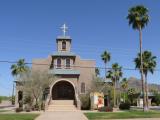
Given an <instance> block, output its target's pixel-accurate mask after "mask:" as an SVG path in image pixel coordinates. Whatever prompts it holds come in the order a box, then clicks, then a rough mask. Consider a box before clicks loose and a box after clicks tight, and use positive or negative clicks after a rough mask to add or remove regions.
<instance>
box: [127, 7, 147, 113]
mask: <svg viewBox="0 0 160 120" xmlns="http://www.w3.org/2000/svg"><path fill="white" fill-rule="evenodd" d="M127 19H128V21H129V25H132V28H133V29H135V30H138V31H139V42H140V70H141V72H140V73H141V81H142V93H143V110H144V111H145V109H146V96H145V94H144V89H145V88H144V78H143V65H142V63H143V59H142V29H143V28H144V27H145V26H146V25H147V24H148V22H149V15H148V9H147V8H146V7H144V6H143V5H137V6H134V7H132V8H130V9H129V10H128V16H127Z"/></svg>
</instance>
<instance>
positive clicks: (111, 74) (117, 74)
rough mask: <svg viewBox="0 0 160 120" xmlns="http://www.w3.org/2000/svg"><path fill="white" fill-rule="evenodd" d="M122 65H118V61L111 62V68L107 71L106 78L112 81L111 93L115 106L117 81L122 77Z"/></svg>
mask: <svg viewBox="0 0 160 120" xmlns="http://www.w3.org/2000/svg"><path fill="white" fill-rule="evenodd" d="M122 74H123V73H122V67H121V66H119V65H118V63H114V64H112V69H111V70H109V71H108V73H107V76H106V77H107V78H110V79H111V80H112V83H113V90H114V91H113V94H114V97H113V99H114V107H116V100H117V97H116V88H117V85H118V82H119V79H120V78H121V77H122Z"/></svg>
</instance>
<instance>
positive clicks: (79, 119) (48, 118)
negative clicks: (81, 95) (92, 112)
mask: <svg viewBox="0 0 160 120" xmlns="http://www.w3.org/2000/svg"><path fill="white" fill-rule="evenodd" d="M36 120H88V119H87V118H86V116H85V115H84V114H83V113H82V112H81V111H64V112H63V111H54V112H44V113H42V114H41V115H40V116H39V117H37V118H36Z"/></svg>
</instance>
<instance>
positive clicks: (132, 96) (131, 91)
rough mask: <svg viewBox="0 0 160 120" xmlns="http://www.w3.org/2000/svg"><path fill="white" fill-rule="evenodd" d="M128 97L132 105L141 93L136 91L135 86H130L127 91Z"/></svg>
mask: <svg viewBox="0 0 160 120" xmlns="http://www.w3.org/2000/svg"><path fill="white" fill-rule="evenodd" d="M127 95H128V98H129V100H130V103H131V105H135V103H136V101H135V100H137V98H138V97H139V96H140V93H139V92H137V91H136V89H135V88H129V89H128V91H127Z"/></svg>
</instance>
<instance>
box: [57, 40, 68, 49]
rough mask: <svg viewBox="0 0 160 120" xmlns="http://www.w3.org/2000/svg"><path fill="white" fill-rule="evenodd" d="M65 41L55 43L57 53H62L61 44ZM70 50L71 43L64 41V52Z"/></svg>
mask: <svg viewBox="0 0 160 120" xmlns="http://www.w3.org/2000/svg"><path fill="white" fill-rule="evenodd" d="M63 41H65V40H61V41H58V42H57V51H63V50H62V42H63ZM70 50H71V42H69V41H66V51H70Z"/></svg>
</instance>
